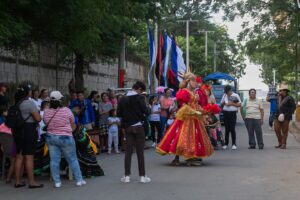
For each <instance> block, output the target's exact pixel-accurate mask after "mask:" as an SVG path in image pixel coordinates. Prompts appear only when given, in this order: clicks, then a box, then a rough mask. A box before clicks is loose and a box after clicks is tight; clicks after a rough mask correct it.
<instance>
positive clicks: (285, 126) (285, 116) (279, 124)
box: [274, 84, 296, 149]
mask: <svg viewBox="0 0 300 200" xmlns="http://www.w3.org/2000/svg"><path fill="white" fill-rule="evenodd" d="M289 92H290V90H289V89H288V86H287V85H285V84H283V85H281V86H280V88H279V99H278V110H277V112H276V119H275V123H274V128H275V132H276V135H277V139H278V145H277V146H275V148H280V149H286V141H287V138H288V134H289V124H290V121H291V120H292V118H293V114H294V112H295V110H296V104H295V100H294V98H293V97H291V96H290V95H289Z"/></svg>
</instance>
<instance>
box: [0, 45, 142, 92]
mask: <svg viewBox="0 0 300 200" xmlns="http://www.w3.org/2000/svg"><path fill="white" fill-rule="evenodd" d="M45 51H46V50H44V51H42V52H43V53H42V54H41V63H42V65H41V67H38V66H37V65H38V64H37V62H36V61H33V59H28V58H26V57H24V56H23V57H21V58H20V59H19V64H18V67H17V73H16V66H17V65H16V57H15V56H13V55H12V54H11V53H9V52H3V51H2V52H1V55H0V82H16V81H17V79H16V74H18V75H17V77H18V82H22V81H27V80H30V81H33V82H34V83H35V84H37V85H39V88H40V89H41V88H47V89H49V90H54V89H58V90H60V91H62V92H63V93H64V94H66V93H67V92H68V83H69V81H70V80H71V79H72V77H73V76H74V73H73V66H72V63H70V64H64V65H61V66H60V67H59V71H58V76H57V77H56V66H55V58H53V56H51V55H53V52H52V53H51V52H49V50H48V49H47V51H46V53H45ZM47 55H48V56H47ZM125 71H126V74H125V87H131V86H132V84H133V83H134V82H135V81H136V80H142V81H144V82H145V83H146V80H147V73H148V71H147V68H146V67H145V65H144V64H136V63H135V62H134V61H126V69H125ZM56 80H57V81H58V86H57V88H56ZM84 82H85V87H86V88H87V89H88V90H89V91H91V90H97V91H100V92H102V91H105V90H106V89H107V88H117V87H118V62H117V60H116V61H115V62H112V63H109V64H108V63H97V64H95V63H94V64H90V66H89V71H88V72H87V71H85V74H84Z"/></svg>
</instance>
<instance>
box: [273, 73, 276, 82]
mask: <svg viewBox="0 0 300 200" xmlns="http://www.w3.org/2000/svg"><path fill="white" fill-rule="evenodd" d="M273 85H274V86H275V85H276V70H275V69H273Z"/></svg>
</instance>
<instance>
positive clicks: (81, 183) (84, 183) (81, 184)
mask: <svg viewBox="0 0 300 200" xmlns="http://www.w3.org/2000/svg"><path fill="white" fill-rule="evenodd" d="M83 185H86V182H85V181H84V180H82V181H78V182H76V186H78V187H80V186H83Z"/></svg>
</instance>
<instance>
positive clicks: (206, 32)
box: [205, 31, 208, 64]
mask: <svg viewBox="0 0 300 200" xmlns="http://www.w3.org/2000/svg"><path fill="white" fill-rule="evenodd" d="M207 34H208V31H205V64H207V39H208V38H207Z"/></svg>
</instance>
